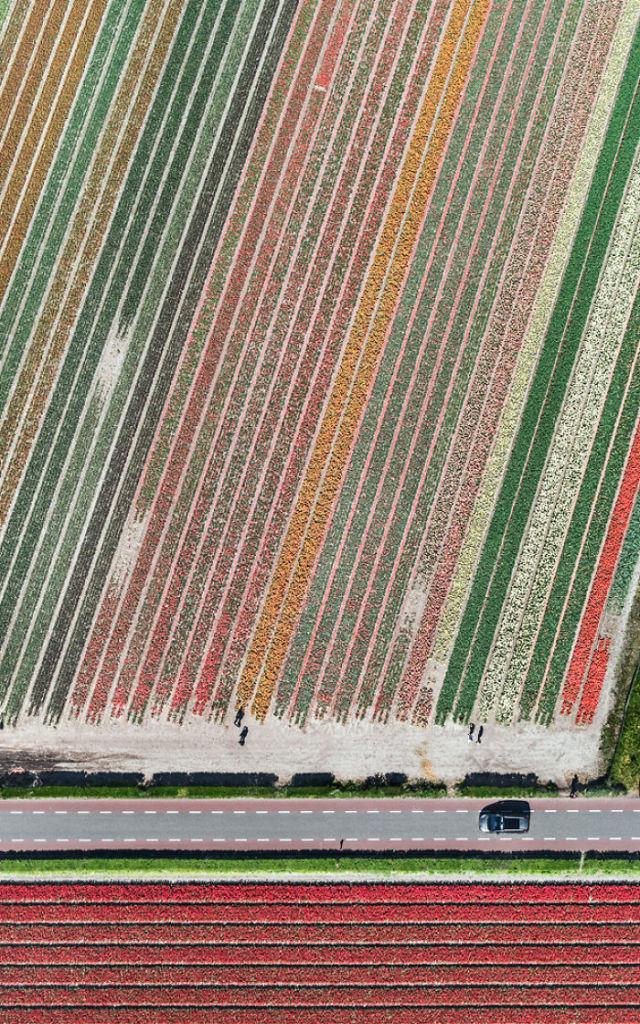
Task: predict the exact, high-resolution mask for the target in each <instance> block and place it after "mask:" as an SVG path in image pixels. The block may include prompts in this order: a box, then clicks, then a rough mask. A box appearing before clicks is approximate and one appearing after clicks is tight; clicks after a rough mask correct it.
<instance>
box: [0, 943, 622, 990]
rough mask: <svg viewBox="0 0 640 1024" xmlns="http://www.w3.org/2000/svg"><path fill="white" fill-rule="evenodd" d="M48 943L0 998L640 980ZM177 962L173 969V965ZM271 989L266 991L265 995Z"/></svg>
mask: <svg viewBox="0 0 640 1024" xmlns="http://www.w3.org/2000/svg"><path fill="white" fill-rule="evenodd" d="M47 951H48V947H43V951H42V959H41V962H40V963H38V964H34V965H30V966H24V965H20V966H13V965H12V966H8V965H0V1002H2V989H3V987H4V986H7V985H38V986H43V985H47V986H48V985H65V986H79V985H84V984H88V983H89V984H91V985H105V986H114V985H140V986H144V985H168V981H169V979H170V978H171V977H172V976H173V978H174V981H175V983H179V984H180V985H212V984H215V985H239V986H246V985H251V986H264V988H265V989H266V990H267V992H268V991H269V986H274V987H278V988H279V987H283V986H295V985H308V986H310V987H311V986H313V987H316V986H323V985H344V984H346V983H348V984H349V985H350V986H352V987H353V988H354V989H355V990H356V994H357V989H358V988H359V987H360V986H365V985H366V986H370V985H375V986H376V987H379V986H382V985H389V986H391V987H393V986H403V985H451V984H456V985H457V984H461V985H466V986H468V987H471V986H475V985H500V986H501V987H504V988H511V989H517V987H518V986H519V985H530V984H534V985H536V986H543V985H546V986H553V985H567V984H570V985H574V986H576V985H580V986H584V987H589V986H592V985H603V984H607V985H612V984H615V985H637V981H638V969H637V965H633V966H628V965H627V966H623V965H620V964H612V965H597V964H566V965H554V966H543V965H537V966H526V965H523V964H504V965H500V966H495V965H490V964H465V965H463V966H460V965H455V964H450V965H438V964H422V965H414V966H411V967H405V966H402V965H401V964H399V963H396V964H392V965H386V964H384V963H376V964H373V963H370V964H360V965H358V964H343V965H342V966H340V965H335V966H322V965H318V964H307V965H305V966H297V965H294V964H261V963H247V964H244V965H237V966H224V965H218V964H202V965H197V966H196V965H189V964H180V965H179V967H178V966H177V965H175V964H173V965H166V964H157V963H156V964H153V965H152V964H133V963H128V964H122V965H120V966H117V965H113V966H107V965H104V964H96V963H94V962H93V960H92V957H91V956H90V955H88V956H87V957H86V959H85V960H84V962H83V961H82V960H81V959H80V960H79V962H78V964H76V965H57V964H52V963H50V962H49V961H48V959H47ZM169 967H171V971H169V970H168V968H169ZM266 994H267V993H266V992H265V995H266Z"/></svg>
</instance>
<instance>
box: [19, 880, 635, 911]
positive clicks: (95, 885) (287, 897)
mask: <svg viewBox="0 0 640 1024" xmlns="http://www.w3.org/2000/svg"><path fill="white" fill-rule="evenodd" d="M185 901H191V902H193V901H196V902H202V903H240V904H247V903H267V904H268V903H276V904H279V903H292V904H295V905H302V904H329V903H345V904H348V905H353V904H356V903H364V904H380V903H381V904H391V905H398V904H409V905H411V906H413V905H414V904H416V903H448V904H463V905H467V904H471V903H476V904H481V903H485V904H486V903H497V904H500V905H505V904H506V903H509V902H513V903H543V904H552V905H555V904H558V903H578V904H579V903H585V904H594V903H603V902H605V903H631V904H640V885H638V884H635V883H633V882H631V883H601V882H595V883H582V882H580V883H576V882H567V883H563V882H556V883H546V882H543V883H537V882H514V883H511V882H507V883H499V882H490V883H478V882H467V883H464V882H463V883H447V882H442V883H430V882H425V883H418V884H415V883H407V884H405V883H401V882H395V883H378V882H370V883H367V882H354V883H353V884H349V883H338V884H331V883H322V882H312V883H300V882H283V883H279V882H276V883H273V882H268V883H266V882H242V883H237V884H234V883H227V882H223V883H217V882H213V883H211V882H176V883H175V884H172V883H167V882H142V883H140V882H51V883H46V882H26V883H20V882H19V883H16V882H0V906H2V904H15V903H18V902H28V903H33V902H35V903H51V902H53V903H69V904H72V903H86V902H91V903H115V904H118V905H121V904H123V903H151V904H161V905H163V906H164V905H168V904H174V903H175V904H181V903H184V902H185Z"/></svg>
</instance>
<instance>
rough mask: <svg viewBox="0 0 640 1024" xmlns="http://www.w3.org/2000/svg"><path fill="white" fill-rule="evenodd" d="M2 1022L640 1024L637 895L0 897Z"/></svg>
mask: <svg viewBox="0 0 640 1024" xmlns="http://www.w3.org/2000/svg"><path fill="white" fill-rule="evenodd" d="M0 904H1V906H2V913H1V915H0V1021H2V1022H3V1024H4V1022H7V1024H27V1022H28V1024H89V1022H90V1024H111V1022H115V1021H126V1022H127V1024H143V1022H144V1024H183V1022H185V1024H270V1022H273V1024H276V1022H277V1024H485V1022H486V1021H491V1022H492V1024H632V1022H633V1024H636V1022H637V1021H639V1020H640V1009H639V1007H640V983H639V978H638V953H637V950H638V941H639V936H640V888H639V887H638V886H637V885H633V884H631V885H619V884H611V885H604V884H564V883H562V884H537V883H527V884H479V883H466V884H379V883H367V884H356V883H353V884H350V885H349V884H326V883H322V884H290V883H267V884H263V883H242V884H226V883H224V884H222V883H221V884H217V883H216V884H207V883H189V884H185V883H176V884H160V883H149V884H138V883H127V884H115V883H82V884H80V883H78V884H76V883H69V884H67V883H47V884H44V883H39V882H33V883H31V882H29V883H27V884H22V885H20V884H15V883H10V882H3V883H2V884H1V885H0Z"/></svg>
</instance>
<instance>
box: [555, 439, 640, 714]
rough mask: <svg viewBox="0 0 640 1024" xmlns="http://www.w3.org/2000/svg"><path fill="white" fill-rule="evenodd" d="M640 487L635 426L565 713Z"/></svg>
mask: <svg viewBox="0 0 640 1024" xmlns="http://www.w3.org/2000/svg"><path fill="white" fill-rule="evenodd" d="M639 487H640V428H638V427H636V433H635V437H634V440H633V444H632V446H631V451H630V453H629V460H628V462H627V466H626V469H625V472H624V475H623V477H622V480H621V483H620V490H619V492H618V497H617V500H616V504H615V507H614V510H613V513H612V516H611V520H610V523H609V530H608V532H607V536H606V539H605V542H604V547H603V549H602V552H601V555H600V560H599V562H598V566H597V568H596V572H595V577H594V581H593V584H592V587H591V592H590V594H589V599H588V601H587V606H586V609H585V612H584V614H583V617H582V624H581V627H580V632H579V633H578V638H577V640H576V644H575V647H574V650H573V655H572V659H571V662H570V664H569V670H568V672H567V678H566V682H565V688H564V691H563V708H562V710H563V712H565V713H566V710H567V709H568V708H569V707H570V704H571V701H572V699H575V693H576V691H577V688H578V686H579V683H580V681H581V679H582V674H583V672H584V670H585V668H586V663H587V659H588V653H587V652H589V651H591V649H592V648H593V643H594V641H595V636H596V631H597V628H598V623H599V622H600V617H601V615H602V611H603V609H604V606H605V602H606V599H607V595H608V593H609V587H610V585H611V581H612V579H613V574H614V572H615V567H616V563H617V560H618V556H619V554H620V549H621V547H622V541H623V540H624V533H625V529H626V527H627V524H628V522H629V519H630V518H631V512H632V510H633V504H634V502H635V500H636V497H637V495H638V488H639ZM602 678H603V676H602V677H599V678H598V679H596V680H595V685H596V686H597V685H598V682H599V683H600V684H601V683H602ZM594 696H597V694H596V695H594V694H593V693H592V692H590V693H589V695H588V697H587V696H586V695H585V700H584V702H581V703H580V708H579V714H580V715H581V716H583V717H584V718H585V719H587V720H588V719H590V718H591V717H592V715H593V712H594V710H595V706H594V704H593V701H594Z"/></svg>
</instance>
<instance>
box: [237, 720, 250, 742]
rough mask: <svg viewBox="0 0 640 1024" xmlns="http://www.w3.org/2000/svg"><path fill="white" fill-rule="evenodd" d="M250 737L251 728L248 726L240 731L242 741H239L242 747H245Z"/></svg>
mask: <svg viewBox="0 0 640 1024" xmlns="http://www.w3.org/2000/svg"><path fill="white" fill-rule="evenodd" d="M248 735H249V727H248V726H247V725H245V726H243V727H242V729H241V730H240V740H239V743H240V746H241V747H244V741H245V740H246V738H247V736H248Z"/></svg>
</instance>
